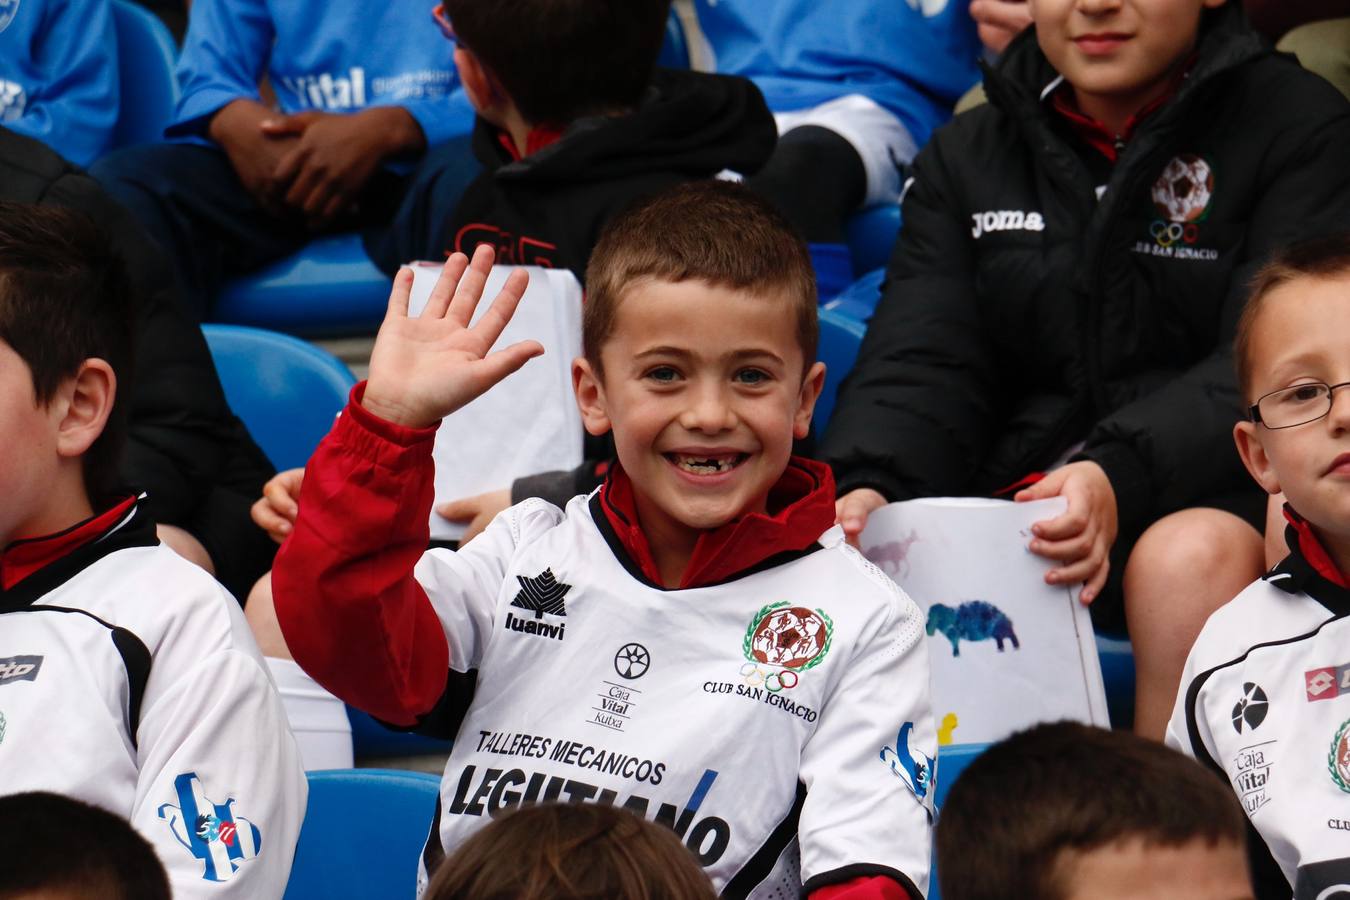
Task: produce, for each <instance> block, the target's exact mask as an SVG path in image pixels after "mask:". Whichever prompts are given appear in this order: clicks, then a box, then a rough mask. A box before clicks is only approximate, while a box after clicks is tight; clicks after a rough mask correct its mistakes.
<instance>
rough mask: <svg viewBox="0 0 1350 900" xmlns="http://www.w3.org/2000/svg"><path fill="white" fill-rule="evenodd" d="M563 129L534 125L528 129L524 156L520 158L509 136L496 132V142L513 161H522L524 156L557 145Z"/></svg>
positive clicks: (514, 143) (505, 133)
mask: <svg viewBox="0 0 1350 900" xmlns="http://www.w3.org/2000/svg"><path fill="white" fill-rule="evenodd" d="M562 136H563V129H561V128H557V127H554V126H553V125H536V126H535V127H533V128H531V129H530V133H529V134H528V135H526V137H525V155H524V156H522V155H521V153H520V151H519V150H517V149H516V142H515V140H513V139H512V137H511V135H510V134H508V133H507V132H505V131H498V132H497V142H498V143H500V144H501V145H502V147H503V148H505V150H506V152H507V153H509V154H511V158H512V159H513V160H521V159H524V158H525V156H533V155H534V154H536V153H538V152H539V151H540V150H543V149H544V148H545V147H548V146H551V145H553V144H556V143H558V141H559V140H561V139H562Z"/></svg>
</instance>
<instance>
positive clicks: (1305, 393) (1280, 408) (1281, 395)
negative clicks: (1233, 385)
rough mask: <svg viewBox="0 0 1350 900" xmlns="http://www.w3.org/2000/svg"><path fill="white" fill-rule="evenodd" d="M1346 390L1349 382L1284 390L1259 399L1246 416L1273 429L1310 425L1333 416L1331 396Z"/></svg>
mask: <svg viewBox="0 0 1350 900" xmlns="http://www.w3.org/2000/svg"><path fill="white" fill-rule="evenodd" d="M1346 386H1350V381H1342V382H1341V383H1340V384H1326V383H1324V382H1321V381H1309V382H1307V383H1306V384H1296V385H1294V386H1293V387H1287V388H1281V389H1280V390H1278V391H1271V392H1270V393H1269V394H1266V395H1264V396H1262V397H1258V398H1257V400H1256V403H1254V404H1253V405H1252V406H1251V407H1250V408H1249V409H1248V410H1247V414H1248V415H1249V416H1251V419H1252V421H1253V422H1257V423H1259V424H1262V425H1264V426H1266V427H1267V428H1272V429H1274V428H1293V427H1294V426H1295V425H1307V424H1308V423H1309V422H1316V421H1317V420H1318V419H1320V418H1322V417H1323V416H1325V415H1326V414H1327V413H1329V412H1331V395H1332V394H1333V393H1334V392H1335V391H1337V390H1339V389H1340V388H1343V387H1346Z"/></svg>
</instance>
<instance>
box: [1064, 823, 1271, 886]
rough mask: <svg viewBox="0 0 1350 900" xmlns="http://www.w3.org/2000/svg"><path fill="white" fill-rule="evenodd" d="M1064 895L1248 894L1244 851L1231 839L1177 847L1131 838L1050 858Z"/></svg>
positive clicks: (1197, 842)
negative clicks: (1052, 860)
mask: <svg viewBox="0 0 1350 900" xmlns="http://www.w3.org/2000/svg"><path fill="white" fill-rule="evenodd" d="M1055 869H1056V874H1057V875H1058V876H1059V878H1058V881H1059V883H1060V885H1061V887H1062V892H1061V896H1063V897H1064V900H1153V898H1155V897H1167V898H1168V900H1253V897H1254V895H1253V894H1252V886H1251V882H1250V880H1249V879H1248V876H1247V855H1246V854H1245V853H1244V852H1243V850H1242V847H1241V845H1239V844H1238V843H1237V842H1236V841H1220V842H1219V843H1217V844H1213V845H1211V844H1209V843H1208V842H1207V841H1205V840H1203V839H1197V840H1193V841H1191V842H1189V843H1186V844H1182V845H1180V846H1177V847H1170V846H1166V845H1163V844H1151V843H1146V842H1145V841H1143V840H1142V839H1139V838H1133V839H1130V840H1126V841H1118V842H1116V843H1113V844H1107V845H1106V846H1104V847H1098V848H1096V849H1094V850H1088V851H1086V852H1082V851H1075V850H1066V851H1063V852H1062V853H1061V854H1060V856H1059V859H1058V860H1056V865H1055Z"/></svg>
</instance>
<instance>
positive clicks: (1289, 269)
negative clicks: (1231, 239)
mask: <svg viewBox="0 0 1350 900" xmlns="http://www.w3.org/2000/svg"><path fill="white" fill-rule="evenodd" d="M1347 274H1350V231H1345V232H1340V233H1337V234H1331V235H1324V236H1322V237H1316V238H1309V239H1307V240H1303V241H1299V242H1297V243H1294V244H1290V245H1289V246H1287V247H1285V248H1283V249H1282V250H1279V251H1278V252H1276V253H1275V255H1274V256H1272V257H1271V258H1270V260H1269V261H1268V262H1267V263H1266V264H1265V265H1264V266H1262V267H1261V269H1260V271H1258V272H1257V273H1256V275H1255V276H1253V277H1252V282H1251V288H1250V290H1249V291H1248V294H1247V304H1246V306H1244V307H1243V309H1242V318H1240V319H1239V320H1238V326H1237V336H1236V337H1234V339H1233V362H1234V364H1235V365H1236V366H1237V378H1238V387H1239V389H1241V391H1242V396H1243V398H1244V399H1245V400H1246V401H1247V402H1250V401H1251V400H1252V399H1253V398H1252V396H1251V387H1252V335H1253V334H1254V333H1255V331H1256V320H1257V319H1258V318H1259V317H1260V315H1261V309H1262V307H1263V306H1264V305H1265V300H1266V296H1267V295H1268V294H1270V292H1271V291H1273V290H1275V289H1276V288H1278V287H1282V286H1283V285H1286V284H1288V283H1289V282H1291V281H1293V280H1295V279H1297V278H1336V277H1338V276H1341V275H1347Z"/></svg>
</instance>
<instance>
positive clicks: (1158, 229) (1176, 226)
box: [1148, 219, 1200, 247]
mask: <svg viewBox="0 0 1350 900" xmlns="http://www.w3.org/2000/svg"><path fill="white" fill-rule="evenodd" d="M1148 233H1149V234H1150V235H1151V236H1152V237H1153V240H1155V241H1157V242H1158V246H1159V247H1170V246H1172V245H1173V244H1175V243H1177V242H1178V241H1185V242H1186V243H1187V244H1194V243H1195V242H1196V241H1197V240H1199V238H1200V229H1199V228H1198V227H1197V226H1196V224H1195V223H1194V222H1189V223H1187V224H1185V225H1182V224H1181V223H1180V222H1164V221H1162V220H1160V219H1154V220H1153V224H1152V225H1150V226H1149V227H1148Z"/></svg>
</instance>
